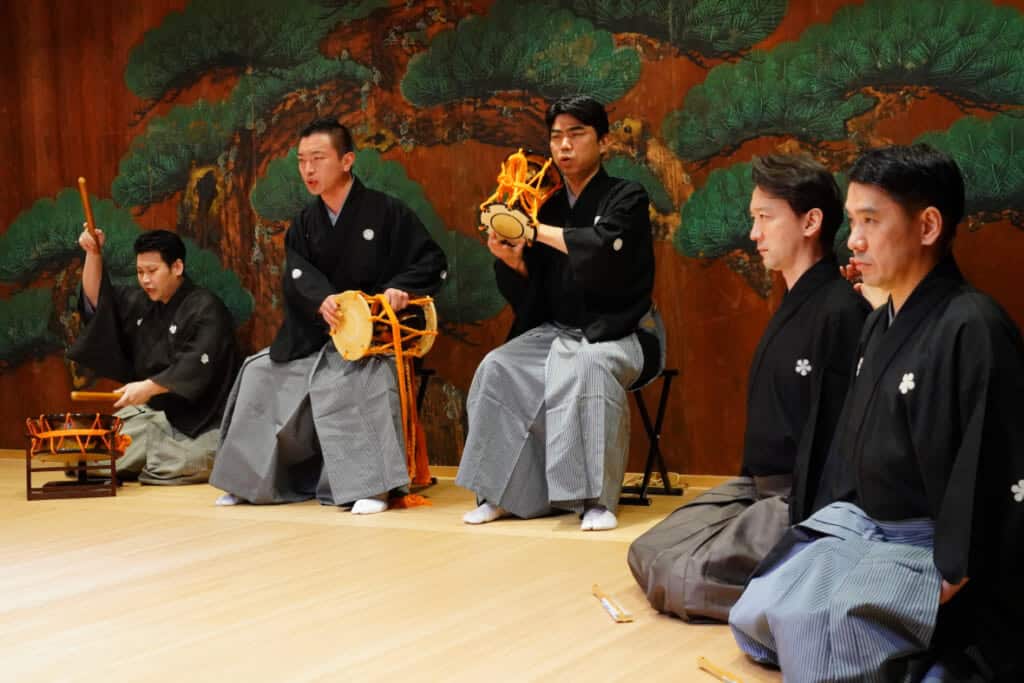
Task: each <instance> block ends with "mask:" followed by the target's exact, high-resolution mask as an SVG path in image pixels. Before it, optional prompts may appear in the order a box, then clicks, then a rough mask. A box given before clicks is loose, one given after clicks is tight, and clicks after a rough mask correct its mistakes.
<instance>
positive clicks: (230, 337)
mask: <svg viewBox="0 0 1024 683" xmlns="http://www.w3.org/2000/svg"><path fill="white" fill-rule="evenodd" d="M178 310H179V314H178V320H181V323H180V325H179V329H178V330H177V333H176V335H175V347H174V350H173V353H172V358H171V362H170V365H168V366H167V368H166V369H164V370H161V371H160V372H158V373H156V374H154V375H152V376H151V377H150V378H149V379H151V380H153V381H154V382H156V383H157V384H159V385H160V386H162V387H166V388H167V390H168V391H169V392H170V393H172V394H175V395H177V396H180V397H182V398H184V399H185V400H187V401H198V400H199V399H201V398H202V397H204V396H206V395H207V394H209V393H210V392H211V391H213V392H216V391H218V390H220V389H221V388H222V387H223V386H224V385H230V384H231V383H232V381H233V380H234V374H235V370H236V369H237V368H236V367H235V366H236V365H237V363H238V358H237V352H236V346H235V338H234V322H233V321H232V319H231V314H230V313H228V311H227V309H225V308H224V306H223V304H221V302H220V301H219V300H217V298H216V295H214V294H212V293H210V292H207V291H205V290H196V291H193V292H192V293H191V294H190V295H189V298H188V299H187V300H186V301H185V302H183V303H182V305H181V308H179V309H178ZM158 399H159V397H154V400H153V401H150V402H151V403H155V402H158ZM154 407H155V406H154Z"/></svg>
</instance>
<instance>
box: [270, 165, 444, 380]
mask: <svg viewBox="0 0 1024 683" xmlns="http://www.w3.org/2000/svg"><path fill="white" fill-rule="evenodd" d="M285 250H286V257H285V269H284V273H283V275H282V279H283V290H284V321H283V322H282V324H281V328H280V329H279V330H278V332H277V336H276V337H275V338H274V342H273V344H272V345H271V346H270V357H271V359H272V360H275V361H278V362H283V361H289V360H294V359H296V358H302V357H303V356H308V355H309V354H311V353H313V352H315V351H319V350H320V348H321V347H322V346H323V345H324V344H325V343H326V342H327V340H328V339H329V338H330V337H329V335H328V328H327V324H326V323H325V322H324V320H323V318H321V317H320V314H319V309H320V304H322V303H323V301H324V299H325V298H327V296H328V295H329V294H337V293H338V292H343V291H346V290H350V289H354V290H360V291H362V292H365V293H367V294H379V293H381V292H383V291H384V290H386V289H389V288H392V287H394V288H396V289H401V290H403V291H406V292H409V293H410V294H419V295H430V294H433V293H435V292H436V291H437V290H438V289H440V288H441V284H442V283H443V281H444V279H445V277H446V276H447V273H446V271H445V268H446V260H445V255H444V252H443V251H441V248H440V247H439V246H438V245H437V243H436V242H434V240H433V239H431V237H430V234H429V233H428V232H427V229H426V228H425V227H423V224H422V223H421V222H420V220H419V218H417V217H416V214H414V213H413V212H412V211H411V210H410V209H409V208H408V207H407V206H405V204H403V203H402V202H400V201H399V200H397V199H395V198H394V197H391V196H389V195H386V194H384V193H383V192H378V191H376V190H371V189H369V188H367V187H366V186H364V185H363V184H362V182H360V181H359V179H358V178H353V180H352V189H351V190H349V194H348V197H347V198H346V199H345V204H344V205H343V206H342V208H341V214H339V216H338V221H337V223H336V224H334V225H331V221H330V218H329V217H328V215H327V207H326V206H325V205H324V202H323V200H322V199H320V198H319V197H317V198H316V199H314V200H313V201H312V202H310V203H309V204H307V205H306V207H305V208H304V209H303V210H302V212H301V213H299V215H298V216H297V217H296V218H295V220H294V221H292V225H291V227H290V228H289V229H288V234H287V235H286V236H285Z"/></svg>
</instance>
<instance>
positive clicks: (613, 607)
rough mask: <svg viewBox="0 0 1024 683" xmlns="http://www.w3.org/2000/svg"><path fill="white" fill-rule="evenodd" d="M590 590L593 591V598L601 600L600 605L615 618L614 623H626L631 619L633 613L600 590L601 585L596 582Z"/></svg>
mask: <svg viewBox="0 0 1024 683" xmlns="http://www.w3.org/2000/svg"><path fill="white" fill-rule="evenodd" d="M591 592H593V594H594V597H595V598H597V599H598V600H600V601H601V606H602V607H604V610H605V611H606V612H608V615H609V616H610V617H611V618H612V619H614V620H615V623H617V624H626V623H629V622H631V621H633V615H632V614H630V613H629V612H627V611H626V610H625V608H623V607H622V605H620V604H619V603H617V602H616V601H615V599H614V598H612V597H611V596H610V595H608V594H607V593H605V592H604V591H603V590H601V587H600V586H598V585H597V584H596V583H595V584H594V586H593V588H591Z"/></svg>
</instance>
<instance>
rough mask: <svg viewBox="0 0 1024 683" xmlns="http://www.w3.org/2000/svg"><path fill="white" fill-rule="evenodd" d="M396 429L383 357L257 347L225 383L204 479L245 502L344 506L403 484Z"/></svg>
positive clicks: (393, 393)
mask: <svg viewBox="0 0 1024 683" xmlns="http://www.w3.org/2000/svg"><path fill="white" fill-rule="evenodd" d="M401 430H402V427H401V410H400V407H399V400H398V389H397V382H396V379H395V370H394V362H393V361H392V360H390V359H386V358H380V357H371V358H366V359H363V360H359V361H354V362H349V361H345V360H344V359H342V358H341V357H340V356H339V355H338V353H337V352H336V351H335V349H334V346H333V345H332V344H330V343H328V344H327V345H325V346H324V348H323V349H322V350H321V351H320V352H318V353H316V354H311V355H309V356H306V357H304V358H299V359H296V360H293V361H288V362H286V363H277V362H274V361H272V360H271V359H270V355H269V353H268V352H267V351H266V350H264V351H261V352H260V353H257V354H256V355H254V356H250V357H249V358H247V359H246V361H245V363H243V365H242V369H241V371H240V372H239V374H238V378H237V379H236V380H235V386H234V388H233V389H232V391H231V395H230V396H229V398H228V403H227V407H226V409H225V412H224V422H223V424H222V425H221V434H222V438H221V444H220V448H219V450H218V452H217V459H216V461H215V463H214V467H213V473H212V474H211V476H210V483H211V484H213V485H214V486H216V487H217V488H219V489H222V490H224V491H228V492H230V493H233V494H234V495H236V496H238V497H239V498H242V499H244V500H247V501H249V502H251V503H288V502H295V501H301V500H309V499H310V498H313V497H314V496H315V497H317V498H319V500H320V501H321V502H322V503H324V504H329V505H343V504H346V503H351V502H352V501H354V500H357V499H359V498H368V497H371V496H375V495H379V494H383V493H387V492H388V491H390V490H392V489H396V488H400V487H402V486H405V485H407V484H408V483H409V476H408V471H407V469H406V464H405V448H404V441H403V437H402V431H401Z"/></svg>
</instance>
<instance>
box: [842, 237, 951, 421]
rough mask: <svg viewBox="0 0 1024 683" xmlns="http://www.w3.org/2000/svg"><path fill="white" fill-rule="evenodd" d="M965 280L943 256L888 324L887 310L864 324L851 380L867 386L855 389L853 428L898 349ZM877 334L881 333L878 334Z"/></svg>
mask: <svg viewBox="0 0 1024 683" xmlns="http://www.w3.org/2000/svg"><path fill="white" fill-rule="evenodd" d="M964 283H965V280H964V276H963V274H962V273H961V272H960V268H959V267H958V266H957V263H956V260H955V259H954V258H953V256H952V254H949V255H947V256H944V257H943V258H942V260H940V261H939V263H938V264H936V266H935V267H934V268H932V270H931V271H930V272H929V273H928V275H926V276H925V278H924V279H923V280H921V282H919V283H918V285H917V287H915V288H914V291H913V292H911V293H910V296H909V297H907V300H906V302H905V303H904V304H903V306H902V308H900V311H899V313H898V314H897V315H896V318H895V320H893V323H892V325H891V326H889V325H888V317H889V316H888V314H887V312H886V311H879V312H878V313H877V315H875V317H874V320H873V323H872V324H871V325H870V326H869V327H865V330H864V334H863V336H862V338H861V343H860V349H859V350H858V356H859V357H860V359H859V361H858V366H859V367H860V372H859V373H858V377H856V378H855V379H854V384H855V385H856V384H857V383H859V382H866V383H867V387H866V388H865V387H861V389H860V391H857V392H856V393H857V396H858V398H857V400H855V401H854V402H853V406H852V412H853V413H854V415H853V416H852V417H853V419H852V421H851V424H852V426H854V428H855V430H859V429H860V423H861V421H862V420H863V419H864V415H865V414H866V412H867V407H868V405H870V404H871V400H872V396H873V395H874V393H875V391H876V390H877V388H878V383H879V382H880V381H881V379H882V376H883V375H884V374H885V372H886V370H887V369H888V368H889V365H891V364H892V362H893V360H894V359H895V358H896V356H897V355H898V354H899V351H900V349H901V348H902V347H903V345H904V344H906V343H907V342H908V341H909V340H910V339H911V338H912V337H913V336H914V333H915V332H916V331H917V329H918V327H920V325H921V323H922V322H923V321H924V320H925V319H926V318H927V317H928V316H929V315H930V314H932V313H934V312H935V311H936V310H937V309H938V308H939V307H940V305H941V304H942V302H943V301H944V300H945V299H947V298H949V296H950V295H952V293H953V292H955V291H956V290H957V289H959V288H960V287H962V286H963V285H964ZM887 308H888V307H887ZM879 327H881V329H882V330H884V332H883V331H880V330H879ZM886 327H888V329H886ZM878 334H881V335H882V336H881V337H880V338H879V337H877V335H878Z"/></svg>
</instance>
